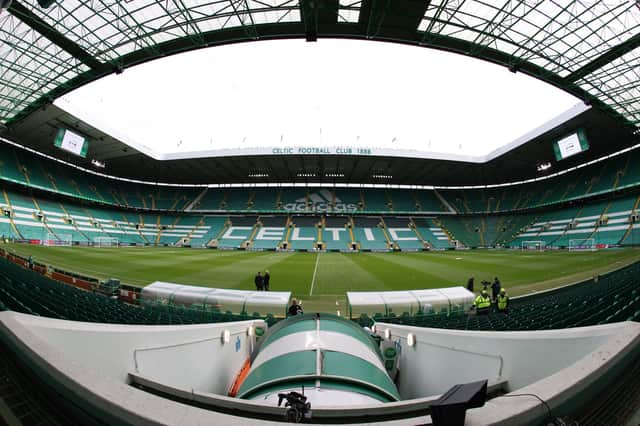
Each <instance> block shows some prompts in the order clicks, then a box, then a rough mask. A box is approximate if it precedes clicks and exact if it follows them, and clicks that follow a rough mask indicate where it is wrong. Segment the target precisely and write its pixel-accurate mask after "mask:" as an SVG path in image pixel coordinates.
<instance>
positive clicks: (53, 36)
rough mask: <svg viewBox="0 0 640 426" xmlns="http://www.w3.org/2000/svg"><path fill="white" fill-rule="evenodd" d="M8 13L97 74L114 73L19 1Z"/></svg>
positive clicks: (15, 1)
mask: <svg viewBox="0 0 640 426" xmlns="http://www.w3.org/2000/svg"><path fill="white" fill-rule="evenodd" d="M8 11H9V12H10V13H11V14H12V15H13V16H15V17H16V18H18V19H20V20H21V21H22V22H24V23H25V24H27V25H28V26H29V27H31V28H32V29H33V30H34V31H37V32H38V33H40V34H41V35H42V36H43V37H45V38H46V39H47V40H49V41H50V42H51V43H53V44H55V45H56V46H58V47H59V48H61V49H62V50H64V51H65V52H67V53H68V54H70V55H71V56H73V57H74V58H76V59H78V60H79V61H80V62H82V63H83V64H85V65H86V66H88V67H89V68H91V69H92V70H93V71H95V72H97V73H104V72H109V71H113V69H111V67H109V66H107V65H105V64H103V63H102V62H100V61H98V60H97V59H96V58H94V57H93V56H91V55H90V54H89V53H88V52H87V51H85V50H84V49H83V48H82V47H80V46H79V45H78V44H76V43H74V42H73V41H71V40H69V39H68V38H66V37H65V36H63V35H62V34H60V33H59V32H58V31H57V30H56V29H55V28H53V27H52V26H51V25H49V24H47V23H46V22H45V21H43V20H42V19H40V18H39V17H38V16H36V15H35V14H34V13H33V12H31V11H30V10H29V9H27V8H26V7H24V6H23V5H22V4H20V3H19V2H18V1H17V0H13V2H12V3H11V6H10V7H9V9H8Z"/></svg>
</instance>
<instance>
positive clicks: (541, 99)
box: [57, 39, 579, 156]
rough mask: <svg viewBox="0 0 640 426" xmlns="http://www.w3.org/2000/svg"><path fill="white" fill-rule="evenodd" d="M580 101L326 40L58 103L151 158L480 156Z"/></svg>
mask: <svg viewBox="0 0 640 426" xmlns="http://www.w3.org/2000/svg"><path fill="white" fill-rule="evenodd" d="M578 102H579V100H577V99H576V98H574V97H572V96H570V95H568V94H566V93H565V92H562V91H560V90H558V89H556V88H554V87H552V86H550V85H547V84H545V83H542V82H540V81H538V80H535V79H533V78H530V77H527V76H525V75H523V74H522V73H516V74H514V73H511V72H509V71H508V70H507V69H506V68H504V67H500V66H497V65H493V64H490V63H487V62H483V61H479V60H476V59H470V58H467V57H464V56H462V55H457V54H451V53H445V52H439V51H435V50H432V49H425V48H418V47H411V46H404V45H399V44H390V43H380V42H366V41H353V40H326V39H322V40H319V41H318V42H317V43H307V42H305V41H304V40H282V41H268V42H264V41H263V42H255V43H241V44H235V45H229V46H221V47H215V48H209V49H202V50H198V51H195V52H189V53H185V54H180V55H175V56H172V57H169V58H163V59H160V60H156V61H153V62H150V63H147V64H143V65H140V66H137V67H134V68H130V69H126V70H125V72H124V73H123V74H120V75H112V76H109V77H106V78H103V79H101V80H99V81H97V82H94V83H91V84H89V85H87V86H84V87H82V88H80V89H78V90H76V91H74V92H72V93H70V94H68V95H66V96H65V97H64V98H63V99H62V100H61V101H58V102H57V104H58V105H60V106H61V107H63V108H65V105H66V106H67V107H68V108H70V109H72V110H73V111H74V112H76V113H78V112H79V111H82V116H81V117H80V118H82V119H83V120H85V121H87V122H88V123H90V124H93V125H96V127H99V128H101V129H103V130H106V131H108V132H110V133H112V134H114V135H115V136H118V137H120V138H121V139H122V140H123V141H125V142H126V141H127V140H129V141H133V142H135V143H136V144H139V145H144V146H146V147H149V148H151V149H152V150H153V151H155V152H158V153H170V152H176V151H182V152H185V151H196V150H202V149H206V150H208V149H217V148H234V147H242V148H250V147H256V146H301V145H303V146H318V145H321V146H366V147H380V148H401V149H418V150H422V151H433V152H441V153H454V154H465V155H474V156H475V155H485V154H487V153H489V152H491V151H493V150H494V149H496V148H497V147H499V146H502V145H505V144H507V143H509V142H512V141H513V140H515V139H517V138H518V137H520V136H522V135H523V134H525V133H527V132H529V131H530V130H533V129H534V128H536V127H538V126H540V125H542V124H544V123H545V122H547V121H549V120H550V119H552V118H554V117H556V116H557V115H559V114H561V113H563V112H564V111H566V110H568V109H569V108H570V107H572V106H573V105H575V104H577V103H578ZM69 105H71V106H72V108H71V107H69Z"/></svg>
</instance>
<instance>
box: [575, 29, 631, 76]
mask: <svg viewBox="0 0 640 426" xmlns="http://www.w3.org/2000/svg"><path fill="white" fill-rule="evenodd" d="M637 47H640V34H636V35H634V36H633V37H631V38H629V39H628V40H626V41H624V42H622V43H620V44H619V45H617V46H614V47H612V48H611V49H609V50H608V51H607V52H606V53H603V54H602V55H600V56H598V57H597V58H596V59H594V60H593V61H591V62H589V63H588V64H587V65H585V66H583V67H582V68H580V69H578V70H576V71H574V72H572V73H571V74H569V75H568V76H566V77H565V81H566V82H567V83H573V82H575V81H578V80H580V79H581V78H583V77H586V76H587V75H589V74H591V73H592V72H594V71H597V70H599V69H600V68H602V67H603V66H605V65H607V64H608V63H610V62H612V61H614V60H616V59H618V58H620V57H621V56H624V55H626V54H627V53H629V52H631V51H632V50H634V49H635V48H637Z"/></svg>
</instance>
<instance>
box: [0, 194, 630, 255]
mask: <svg viewBox="0 0 640 426" xmlns="http://www.w3.org/2000/svg"><path fill="white" fill-rule="evenodd" d="M0 188H1V187H0ZM1 191H2V193H1V195H0V207H2V208H3V209H4V211H3V215H2V216H1V217H0V234H1V235H3V236H4V237H9V238H16V239H24V240H41V241H47V240H55V241H72V242H74V243H79V244H92V243H94V242H96V241H103V240H114V241H117V242H118V243H120V244H125V245H131V244H138V245H190V246H192V247H208V246H211V247H217V248H229V249H237V248H247V249H251V248H253V249H267V250H269V249H276V248H287V249H294V250H312V249H316V248H320V249H327V250H352V249H360V250H394V249H395V250H422V249H447V248H450V247H451V246H453V245H454V243H453V242H454V241H456V242H457V244H458V245H459V246H466V247H494V246H511V247H521V246H522V244H523V243H525V242H531V241H537V242H539V244H540V245H541V246H546V247H570V246H580V245H581V244H580V241H584V242H585V244H586V243H592V244H601V245H617V244H621V245H632V244H638V243H640V229H639V228H638V223H637V221H638V220H637V219H638V218H637V212H638V207H639V205H640V197H639V196H638V195H637V194H634V195H627V196H624V197H622V198H615V199H611V200H605V201H596V202H591V203H576V204H573V205H569V206H567V207H563V208H560V209H554V210H552V209H546V210H544V211H543V212H541V213H535V214H534V213H520V214H519V213H512V214H508V215H507V214H500V215H488V214H484V215H456V214H441V215H437V216H436V217H434V218H425V217H418V216H393V215H375V216H374V215H363V214H353V215H351V214H348V213H347V214H343V215H337V216H336V215H333V214H329V213H328V214H326V215H323V216H320V215H303V214H299V215H291V216H290V215H289V214H287V213H285V212H282V213H280V214H277V213H273V214H265V215H257V214H235V215H227V214H225V213H223V212H219V213H215V214H207V213H196V212H194V211H191V212H180V213H175V212H173V213H171V212H167V213H164V214H150V213H148V212H146V213H145V212H144V211H134V210H130V209H120V210H115V209H113V208H101V207H98V206H99V205H98V204H95V203H91V204H89V203H84V204H75V203H73V202H72V201H69V199H64V200H62V199H55V198H51V199H50V198H46V197H45V196H44V195H38V196H37V198H36V197H34V196H32V195H28V194H24V193H19V192H16V190H15V189H13V190H11V191H10V190H7V189H4V190H1ZM241 193H242V192H240V191H238V192H236V194H241ZM380 194H381V193H380V192H379V193H378V196H380ZM323 195H326V193H323ZM361 195H362V193H361ZM634 217H635V219H634ZM634 220H635V221H636V222H634Z"/></svg>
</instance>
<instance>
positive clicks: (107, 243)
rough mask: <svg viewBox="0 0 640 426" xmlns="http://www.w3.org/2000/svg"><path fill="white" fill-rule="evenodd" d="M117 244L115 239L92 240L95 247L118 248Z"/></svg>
mask: <svg viewBox="0 0 640 426" xmlns="http://www.w3.org/2000/svg"><path fill="white" fill-rule="evenodd" d="M118 242H119V241H118V239H117V238H115V237H95V238H94V239H93V245H94V246H95V247H118Z"/></svg>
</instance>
